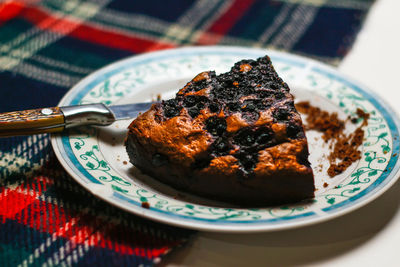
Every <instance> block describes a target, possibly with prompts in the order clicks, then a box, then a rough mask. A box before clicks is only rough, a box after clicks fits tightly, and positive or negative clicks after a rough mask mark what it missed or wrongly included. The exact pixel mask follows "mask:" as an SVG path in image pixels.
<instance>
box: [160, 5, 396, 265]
mask: <svg viewBox="0 0 400 267" xmlns="http://www.w3.org/2000/svg"><path fill="white" fill-rule="evenodd" d="M339 69H340V71H342V72H343V73H346V74H347V75H349V76H350V77H353V78H355V79H356V80H358V81H361V82H362V83H363V84H365V85H367V86H368V87H369V88H371V89H372V90H374V91H375V92H377V93H378V94H379V95H380V96H382V97H383V98H384V99H385V100H386V101H387V102H388V103H389V104H390V105H391V106H392V107H393V108H394V109H395V110H396V111H397V112H398V114H400V83H399V81H398V79H399V78H400V0H377V2H376V3H375V4H374V5H373V6H372V8H371V11H370V12H369V15H368V17H367V20H366V23H365V24H364V26H363V29H362V31H361V32H360V34H359V35H358V37H357V40H356V43H355V45H354V47H353V49H352V50H351V52H350V53H349V54H348V55H347V56H346V58H345V59H344V60H343V61H342V63H341V65H340V66H339ZM165 265H166V266H287V265H289V266H293V265H296V266H298V265H301V266H341V267H342V266H363V267H364V266H400V180H399V181H398V182H397V183H396V184H395V185H394V186H393V187H392V188H390V189H389V190H388V191H387V192H386V193H384V194H383V195H382V196H381V197H379V198H378V199H376V200H374V201H373V202H372V203H370V204H368V205H366V206H364V207H362V208H360V209H358V210H356V211H354V212H352V213H350V214H347V215H345V216H342V217H340V218H337V219H333V220H331V221H328V222H325V223H320V224H317V225H313V226H307V227H302V228H299V229H294V230H285V231H278V232H269V233H258V234H218V233H206V232H201V233H199V234H198V235H197V236H196V237H195V238H193V240H191V242H190V243H189V244H188V245H187V246H185V247H184V248H181V249H178V250H177V251H175V252H173V253H172V254H171V255H170V256H169V257H168V258H167V259H166V261H165Z"/></svg>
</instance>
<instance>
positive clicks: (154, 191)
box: [52, 46, 399, 232]
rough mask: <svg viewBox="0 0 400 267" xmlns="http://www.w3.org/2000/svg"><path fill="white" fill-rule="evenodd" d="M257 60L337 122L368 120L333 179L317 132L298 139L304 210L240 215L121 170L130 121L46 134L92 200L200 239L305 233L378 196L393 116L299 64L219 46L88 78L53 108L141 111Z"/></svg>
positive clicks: (391, 161) (395, 124) (155, 57)
mask: <svg viewBox="0 0 400 267" xmlns="http://www.w3.org/2000/svg"><path fill="white" fill-rule="evenodd" d="M265 54H268V55H269V56H270V57H271V60H272V63H273V65H274V66H275V68H276V70H277V72H278V73H279V75H280V76H281V77H282V78H283V79H284V80H285V81H286V82H287V83H288V84H289V86H290V87H291V90H292V93H294V95H295V96H296V99H300V100H309V101H310V102H312V103H313V104H314V105H317V106H321V107H323V108H324V109H325V110H330V111H335V112H338V114H339V116H340V117H341V118H346V117H347V116H348V115H352V114H354V112H355V111H356V109H357V108H361V109H363V110H364V111H366V112H368V113H369V114H371V116H370V119H369V124H368V126H367V127H366V128H365V133H366V136H365V140H364V143H363V146H362V147H361V148H360V149H362V158H361V160H359V161H358V162H356V163H354V164H353V165H351V166H350V168H349V169H348V170H347V171H346V172H345V173H343V174H341V175H338V176H336V177H334V178H329V177H328V175H327V174H326V169H327V164H328V163H327V160H326V155H327V153H328V151H329V148H328V146H327V145H325V144H324V143H323V142H322V140H321V138H318V137H319V134H318V133H315V132H307V137H308V141H309V148H310V153H311V156H310V161H311V163H312V166H313V169H314V173H315V180H316V187H317V189H318V190H317V191H316V197H315V200H314V201H312V202H305V203H298V204H296V205H284V206H278V207H269V208H258V209H242V208H235V207H229V206H223V205H224V204H221V203H215V202H212V201H208V200H205V199H201V198H198V197H194V196H191V195H188V194H185V193H184V192H177V191H175V190H173V189H172V188H170V187H168V186H165V185H163V184H161V183H159V182H157V181H155V180H154V179H152V178H151V177H148V176H144V175H142V174H141V173H140V171H139V170H137V169H136V168H134V167H133V166H131V164H130V163H128V162H129V160H128V156H127V154H126V152H125V148H124V146H123V140H124V138H125V135H126V127H127V125H128V124H129V122H130V121H118V122H116V123H114V124H113V125H111V126H109V127H106V128H94V127H92V128H90V127H87V128H79V129H74V130H71V131H69V132H65V133H63V134H62V135H53V137H52V145H53V148H54V151H55V153H56V155H57V157H58V159H59V160H60V162H61V164H62V165H63V166H64V168H65V169H66V170H67V171H68V172H69V174H70V175H71V176H72V177H73V178H74V179H75V180H76V181H77V182H79V183H80V184H81V185H82V186H83V187H85V188H86V189H87V190H89V191H90V192H92V193H93V194H94V195H96V196H98V197H100V198H101V199H103V200H105V201H107V202H109V203H111V204H113V205H116V206H118V207H120V208H122V209H124V210H126V211H129V212H132V213H135V214H137V215H140V216H143V217H146V218H149V219H152V220H156V221H159V222H163V223H168V224H172V225H176V226H181V227H186V228H192V229H199V230H204V231H220V232H255V231H270V230H278V229H287V228H293V227H299V226H304V225H309V224H312V223H317V222H321V221H325V220H328V219H331V218H334V217H337V216H341V215H343V214H345V213H348V212H350V211H352V210H354V209H356V208H359V207H361V206H363V205H365V204H367V203H368V202H370V201H371V200H373V199H375V198H376V197H378V196H379V195H380V194H382V193H383V192H384V191H386V190H387V189H388V188H389V187H390V186H391V185H392V184H393V183H394V182H395V180H396V179H397V178H398V177H397V175H396V173H397V172H398V169H399V160H398V158H399V156H398V155H399V136H398V135H399V133H398V128H399V120H398V119H397V117H396V116H395V113H394V112H393V110H392V109H391V108H390V107H388V106H387V104H386V103H384V102H383V101H382V100H381V99H380V98H379V97H378V96H376V95H374V94H373V93H372V92H371V91H369V90H368V89H366V88H365V87H364V86H363V85H361V84H359V83H357V82H355V81H353V80H352V79H350V78H348V77H346V76H345V75H343V74H341V73H339V72H338V71H336V70H335V69H333V68H331V67H328V66H326V65H324V64H321V63H318V62H316V61H313V60H310V59H307V58H303V57H299V56H294V55H290V54H285V53H280V52H275V51H266V50H261V49H252V48H240V47H221V46H219V47H218V46H212V47H188V48H180V49H173V50H166V51H161V52H155V53H148V54H144V55H141V56H135V57H131V58H128V59H125V60H122V61H118V62H116V63H114V64H111V65H109V66H108V67H105V68H103V69H101V70H99V71H97V72H95V73H93V74H92V75H90V76H88V77H87V78H85V79H84V80H82V81H81V82H80V83H79V84H77V85H76V86H75V87H74V88H72V89H71V90H70V91H69V92H68V93H67V94H66V95H65V97H64V98H63V99H62V100H61V102H60V103H59V105H60V106H65V105H74V104H83V103H92V102H103V103H106V104H117V103H118V104H121V103H128V102H143V101H150V100H151V99H155V98H156V97H157V95H158V94H161V96H162V98H164V99H167V98H170V97H172V96H174V94H175V93H176V92H177V90H178V89H180V88H181V87H182V86H183V85H184V84H185V83H186V82H187V81H189V80H191V79H192V78H193V77H194V76H195V75H196V74H198V73H199V72H201V71H205V70H215V71H216V72H217V73H220V72H225V71H228V70H229V69H230V67H231V66H232V65H233V64H234V63H235V62H236V61H239V60H241V59H248V58H253V59H255V58H257V57H261V56H264V55H265ZM351 127H353V129H354V127H355V126H349V127H348V129H349V131H351V130H352V128H351ZM325 183H326V184H325ZM324 184H325V186H324ZM326 185H328V186H326ZM142 202H148V203H149V204H150V209H146V208H143V207H141V204H142ZM221 205H222V206H221Z"/></svg>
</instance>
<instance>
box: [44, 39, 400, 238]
mask: <svg viewBox="0 0 400 267" xmlns="http://www.w3.org/2000/svg"><path fill="white" fill-rule="evenodd" d="M210 50H224V51H227V50H228V51H229V50H231V51H236V52H237V51H238V50H240V51H243V52H244V53H255V54H256V53H263V54H267V55H269V56H272V55H278V56H283V57H287V58H289V59H294V60H299V61H301V62H305V64H309V65H311V66H318V67H319V68H321V69H323V70H324V69H325V70H327V71H328V72H333V73H334V74H336V75H337V76H338V77H341V78H343V79H344V80H346V81H348V82H350V83H351V84H353V85H356V86H357V87H359V88H360V89H361V91H363V92H365V93H367V94H369V95H370V96H371V97H373V98H374V99H375V101H377V102H378V103H379V104H380V105H382V106H384V107H385V108H386V110H387V111H388V113H389V112H390V118H391V119H392V120H393V122H394V124H395V126H396V127H397V129H399V126H400V120H399V117H398V115H397V112H396V111H395V110H394V109H393V108H392V107H391V106H390V105H389V104H388V103H387V102H386V101H385V100H384V99H383V98H381V97H380V96H379V95H378V94H377V93H376V92H374V91H372V90H371V89H369V88H368V87H367V86H365V85H364V84H362V83H361V82H358V81H356V80H355V79H353V78H351V77H349V76H348V75H346V74H343V73H341V72H340V71H339V70H337V69H336V68H334V67H332V66H329V65H326V64H324V63H322V62H319V61H317V60H315V59H311V58H307V57H304V56H300V55H296V54H291V53H286V52H281V51H275V50H268V49H262V48H251V47H240V46H200V47H191V46H187V47H180V48H175V49H167V50H161V51H156V52H147V53H143V54H140V55H134V56H130V57H127V58H125V59H121V60H118V61H115V62H113V63H111V64H109V65H107V66H105V67H103V68H100V69H98V70H96V71H95V72H93V73H91V74H90V75H88V76H85V77H84V78H83V79H82V80H81V81H79V82H78V83H77V84H76V85H75V86H73V87H72V88H71V89H70V90H69V91H68V92H67V93H66V94H65V95H64V97H63V98H62V99H61V100H60V102H59V104H58V105H59V106H60V105H62V104H63V103H64V102H66V101H68V99H69V98H71V97H73V95H74V94H75V95H76V93H79V90H78V89H79V88H80V87H84V86H85V84H88V83H90V82H91V81H92V80H93V79H94V78H95V77H97V76H101V75H102V74H104V73H107V72H109V71H110V70H112V69H115V68H116V67H117V66H120V65H121V66H122V65H124V64H125V63H126V62H129V61H132V60H133V61H139V60H140V59H146V58H148V57H157V56H158V55H165V54H169V53H176V52H177V51H178V52H184V53H191V54H193V53H194V52H207V51H210ZM75 91H77V92H75ZM60 138H62V137H61V135H59V134H55V135H51V144H52V146H53V151H54V152H55V154H56V156H57V158H58V160H59V162H60V163H61V165H62V166H63V168H64V169H65V170H66V171H67V173H68V174H69V175H70V176H72V178H73V179H74V180H75V181H76V182H78V183H79V184H80V185H81V186H82V187H83V188H85V189H86V190H88V191H89V192H90V193H91V194H93V195H95V196H96V197H99V198H100V199H102V200H104V201H106V202H108V203H109V204H112V205H114V206H117V207H118V208H121V209H122V210H125V211H128V212H130V213H134V214H136V215H139V216H142V217H145V218H148V219H151V220H154V221H158V222H161V223H166V224H170V225H174V226H178V227H184V228H189V229H194V230H201V231H207V232H226V233H233V232H234V233H251V232H267V231H277V230H285V229H294V228H299V227H304V226H308V225H313V224H317V223H321V222H324V221H328V220H331V219H333V218H337V217H340V216H343V215H345V214H347V213H350V212H352V211H354V210H356V209H358V208H360V207H362V206H365V205H367V204H368V203H370V202H372V201H373V200H375V199H377V198H378V197H379V196H381V195H382V194H383V193H384V192H386V191H387V190H388V189H389V188H390V187H391V186H392V185H393V184H394V183H395V182H396V181H397V180H398V178H399V176H398V175H397V174H398V173H399V171H400V161H399V159H398V158H397V161H396V162H395V164H394V167H396V169H394V168H393V169H392V170H391V171H390V172H388V175H387V177H386V178H385V179H384V180H387V179H388V178H389V177H390V179H389V180H388V181H387V182H386V183H385V184H384V185H382V186H377V187H375V188H373V189H372V190H371V191H370V192H368V195H369V196H368V197H367V198H365V197H361V200H360V201H357V202H355V203H353V205H351V206H348V207H345V208H342V209H340V208H339V209H336V210H335V212H332V213H329V212H326V213H324V215H323V216H316V217H315V216H314V218H312V219H311V220H310V219H307V217H308V216H305V218H306V219H301V220H295V221H290V222H289V221H288V222H286V223H285V224H279V223H265V222H254V223H251V224H247V225H246V226H247V227H239V224H240V223H242V224H243V223H244V222H238V223H237V224H235V223H233V222H230V223H229V224H223V223H222V224H210V223H209V222H206V223H204V222H198V221H197V220H196V219H193V218H192V219H191V220H190V221H189V223H188V221H187V220H182V219H181V218H174V217H172V216H168V214H164V215H162V214H160V211H154V210H151V209H143V208H139V209H137V210H135V209H131V208H130V206H128V205H124V203H122V202H120V201H117V200H116V199H113V198H112V197H111V196H109V195H107V196H102V195H101V194H100V193H99V192H97V191H96V190H93V189H92V188H90V187H89V186H87V184H86V183H85V182H84V181H83V180H82V179H80V178H79V175H78V174H77V173H76V172H74V171H73V170H72V169H71V168H69V167H70V166H68V164H67V163H66V162H65V158H64V157H63V156H62V154H61V151H60V150H59V149H58V146H57V140H59V139H60ZM392 139H394V136H393V137H392ZM393 144H394V143H393ZM391 153H392V152H391ZM391 158H392V157H391ZM65 165H67V166H68V168H66V166H65ZM313 213H315V212H313ZM166 215H167V216H166ZM317 215H318V214H317ZM181 217H182V216H181Z"/></svg>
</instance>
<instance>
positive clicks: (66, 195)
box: [0, 0, 373, 266]
mask: <svg viewBox="0 0 400 267" xmlns="http://www.w3.org/2000/svg"><path fill="white" fill-rule="evenodd" d="M372 2H373V0H331V1H330V0H304V1H297V0H274V1H273V0H270V1H256V0H247V1H245V0H243V1H242V0H235V1H223V0H197V1H194V0H190V1H189V0H169V1H163V0H157V1H152V0H150V1H133V0H131V1H129V0H126V1H122V0H117V1H111V0H91V1H82V0H69V1H62V0H47V1H39V0H31V1H2V2H1V1H0V112H5V111H13V110H21V109H28V108H38V107H45V106H54V105H57V103H58V102H59V100H60V98H61V97H62V96H63V95H64V94H65V93H66V92H67V91H68V89H69V88H70V87H72V86H73V85H74V84H75V83H77V82H78V81H79V80H80V79H82V78H83V77H85V76H86V75H88V74H89V73H91V72H93V71H95V70H96V69H98V68H100V67H102V66H104V65H107V64H109V63H111V62H113V61H115V60H118V59H121V58H124V57H127V56H131V55H134V54H139V53H142V52H148V51H154V50H159V49H168V48H174V47H179V46H183V45H217V44H224V45H238V46H254V47H265V48H269V49H280V50H285V51H290V52H293V53H297V54H301V55H306V56H310V57H314V58H317V59H319V60H323V61H325V62H328V63H331V64H337V63H339V62H340V59H341V58H342V57H343V56H345V55H346V53H347V52H348V51H349V49H350V47H351V45H352V43H353V41H354V39H355V36H356V34H357V32H358V30H359V29H360V26H361V23H362V21H363V19H364V18H365V15H366V13H367V11H368V9H369V8H370V6H371V4H372ZM194 234H195V232H194V231H189V230H184V229H177V228H174V227H171V226H167V225H162V224H158V223H155V222H152V221H149V220H145V219H142V218H140V217H138V216H135V215H132V214H128V213H126V212H124V211H121V210H119V209H118V208H115V207H113V206H111V205H109V204H107V203H105V202H104V201H101V200H99V199H97V198H95V197H93V196H92V195H90V194H89V193H88V192H87V191H85V190H84V189H82V188H81V187H80V186H79V185H78V184H77V183H76V182H75V181H74V180H73V179H72V178H70V177H69V176H68V175H67V174H66V173H65V172H64V170H63V169H62V167H61V166H60V164H59V163H58V162H57V159H56V158H55V156H54V154H53V152H52V148H51V145H50V142H49V136H48V135H36V136H29V137H14V138H3V139H0V266H52V265H57V266H70V265H82V266H86V265H93V266H136V265H143V266H151V265H153V264H156V263H158V262H160V261H161V260H162V257H163V256H165V255H166V254H167V253H168V252H170V251H171V250H173V249H174V248H176V247H178V246H182V245H184V244H185V242H187V241H188V239H189V238H190V237H191V236H193V235H194Z"/></svg>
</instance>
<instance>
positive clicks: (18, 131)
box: [0, 107, 65, 137]
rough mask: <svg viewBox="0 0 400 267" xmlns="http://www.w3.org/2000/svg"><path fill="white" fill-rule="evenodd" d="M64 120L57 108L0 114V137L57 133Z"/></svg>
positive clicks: (60, 129)
mask: <svg viewBox="0 0 400 267" xmlns="http://www.w3.org/2000/svg"><path fill="white" fill-rule="evenodd" d="M64 125H65V118H64V114H63V113H62V111H61V110H60V108H59V107H53V108H41V109H31V110H24V111H13V112H6V113H0V136H1V137H6V136H15V135H29V134H36V133H50V132H59V131H62V130H63V129H64Z"/></svg>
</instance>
